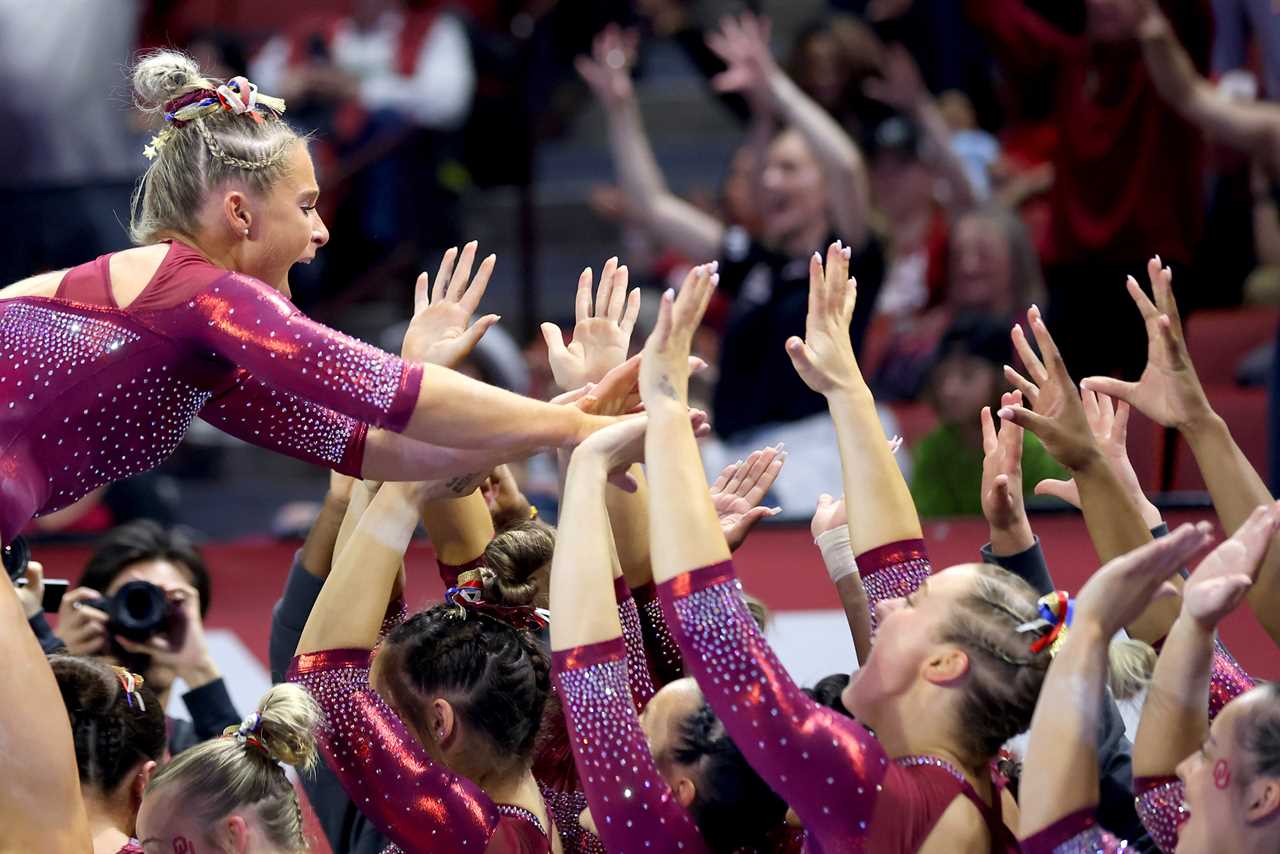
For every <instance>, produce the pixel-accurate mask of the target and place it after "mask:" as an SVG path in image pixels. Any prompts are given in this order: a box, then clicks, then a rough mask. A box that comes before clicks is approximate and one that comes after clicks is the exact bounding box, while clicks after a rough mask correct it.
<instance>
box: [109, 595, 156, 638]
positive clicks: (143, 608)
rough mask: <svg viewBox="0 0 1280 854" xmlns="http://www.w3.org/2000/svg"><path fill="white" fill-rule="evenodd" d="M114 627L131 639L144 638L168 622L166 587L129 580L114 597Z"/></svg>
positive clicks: (112, 619) (112, 611)
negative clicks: (164, 588)
mask: <svg viewBox="0 0 1280 854" xmlns="http://www.w3.org/2000/svg"><path fill="white" fill-rule="evenodd" d="M111 624H112V628H113V630H114V631H115V632H116V633H117V634H120V635H122V636H124V637H126V638H129V639H130V640H136V641H143V640H146V639H147V638H149V637H152V636H153V635H157V634H159V633H161V632H163V631H164V630H165V629H166V628H167V627H168V624H169V600H168V598H167V597H166V596H165V593H164V590H162V589H161V588H159V587H157V586H156V585H154V584H151V583H150V582H147V581H130V582H129V583H128V584H125V585H123V586H121V588H120V589H119V590H117V591H116V593H115V596H113V597H112V608H111Z"/></svg>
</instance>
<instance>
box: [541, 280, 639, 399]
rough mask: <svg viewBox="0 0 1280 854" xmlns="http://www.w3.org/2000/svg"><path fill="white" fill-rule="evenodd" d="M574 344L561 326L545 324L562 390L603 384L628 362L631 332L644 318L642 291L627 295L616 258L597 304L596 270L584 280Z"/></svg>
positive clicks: (577, 302) (553, 367)
mask: <svg viewBox="0 0 1280 854" xmlns="http://www.w3.org/2000/svg"><path fill="white" fill-rule="evenodd" d="M574 314H575V318H574V319H575V321H576V323H575V324H574V327H573V339H572V340H571V341H570V342H569V344H568V345H567V346H566V345H565V343H564V335H563V334H562V333H561V331H560V327H558V326H556V325H555V324H554V323H544V324H542V327H541V328H542V337H543V338H544V339H545V340H546V342H547V357H548V360H549V361H550V363H551V373H552V375H553V376H554V377H555V381H556V385H558V386H559V387H560V389H561V391H568V390H569V389H574V388H581V387H582V386H584V385H586V384H587V383H598V382H600V381H601V380H602V379H604V377H605V374H607V373H609V371H611V370H613V369H614V368H616V367H618V366H619V365H621V364H622V363H623V362H625V361H626V359H627V349H628V347H629V346H630V344H631V332H632V330H633V329H635V325H636V318H637V317H639V315H640V289H639V288H636V289H634V290H632V291H631V292H630V293H627V268H626V266H619V265H618V259H617V258H610V259H609V260H608V261H606V262H605V265H604V269H603V270H601V271H600V287H599V289H598V290H597V291H596V296H595V303H594V305H593V304H592V299H591V268H590V267H588V268H587V269H585V270H583V271H582V275H581V276H579V277H578V293H577V297H576V299H575V300H574Z"/></svg>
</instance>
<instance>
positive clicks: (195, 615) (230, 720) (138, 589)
mask: <svg viewBox="0 0 1280 854" xmlns="http://www.w3.org/2000/svg"><path fill="white" fill-rule="evenodd" d="M209 594H210V590H209V572H208V570H207V569H206V568H205V565H204V560H203V559H202V558H201V556H200V552H199V551H198V550H197V549H196V547H195V545H194V544H193V543H192V542H191V541H190V540H189V539H188V538H187V537H185V536H184V535H182V534H180V533H178V532H176V531H172V530H166V529H165V528H163V527H161V526H160V525H158V524H156V523H155V522H151V521H148V520H143V521H138V522H131V523H129V524H127V525H122V526H121V527H119V528H116V529H115V530H114V531H112V532H111V533H109V534H107V536H106V537H105V538H103V540H102V541H101V543H100V544H99V546H98V548H97V549H96V550H95V551H94V553H93V556H92V557H90V558H89V562H88V564H87V565H86V566H85V569H84V572H83V573H82V574H81V576H80V580H79V582H78V584H77V586H76V588H75V589H74V590H71V591H70V592H68V593H67V595H66V596H64V597H63V599H62V605H61V607H59V609H58V626H57V629H56V630H55V631H56V633H57V635H58V637H59V638H61V639H62V642H63V643H65V644H66V646H67V652H68V653H70V654H72V655H85V656H101V657H104V658H107V659H110V660H112V661H113V663H115V664H119V665H121V666H123V667H125V668H127V669H129V670H131V671H133V672H135V673H138V674H141V675H142V676H143V677H144V678H145V680H146V684H147V687H148V688H150V689H151V690H152V691H154V692H155V694H156V696H157V697H158V698H159V700H160V704H161V706H162V707H163V708H168V702H169V691H170V689H171V688H172V686H173V682H174V680H175V679H178V678H180V679H182V681H183V682H185V683H186V685H187V689H188V690H187V693H185V694H183V695H182V701H183V703H184V704H185V705H186V707H187V711H188V712H189V713H190V715H191V720H190V721H184V720H180V719H173V718H169V719H168V720H167V724H168V731H169V751H170V753H173V754H177V753H180V752H182V751H183V750H186V749H187V748H189V747H192V746H194V745H196V744H199V743H200V742H202V741H205V740H206V739H210V738H214V737H216V736H219V735H221V734H222V731H223V729H224V728H226V727H228V726H231V725H234V724H238V723H240V715H239V714H238V713H237V712H236V709H235V706H234V705H233V704H232V702H231V697H230V695H229V694H228V693H227V688H226V685H225V683H224V682H223V681H222V676H221V675H220V674H219V672H218V668H217V666H216V665H215V664H214V662H213V659H212V657H211V656H210V655H209V647H208V644H207V643H206V641H205V634H204V623H203V617H204V615H205V613H206V612H207V611H208V609H209Z"/></svg>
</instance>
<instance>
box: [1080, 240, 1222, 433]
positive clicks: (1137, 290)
mask: <svg viewBox="0 0 1280 854" xmlns="http://www.w3.org/2000/svg"><path fill="white" fill-rule="evenodd" d="M1147 275H1148V276H1149V277H1150V278H1151V290H1152V293H1153V294H1154V295H1155V302H1154V303H1153V302H1152V301H1151V300H1150V299H1148V298H1147V295H1146V294H1145V293H1143V291H1142V288H1141V287H1139V286H1138V283H1137V282H1136V281H1135V280H1134V278H1133V277H1132V276H1130V277H1129V280H1128V282H1127V283H1126V285H1127V287H1128V289H1129V296H1131V297H1132V298H1133V301H1134V304H1136V305H1137V306H1138V311H1140V312H1142V321H1143V323H1144V324H1145V325H1146V327H1147V366H1146V368H1145V369H1144V370H1143V371H1142V376H1141V377H1139V378H1138V381H1137V382H1125V381H1123V380H1118V379H1113V378H1111V377H1086V378H1085V379H1084V381H1083V382H1082V383H1081V385H1083V386H1084V387H1085V388H1087V389H1090V390H1092V391H1100V392H1102V393H1104V394H1109V395H1111V396H1112V397H1114V398H1116V399H1117V400H1123V401H1126V402H1127V403H1129V404H1131V405H1132V406H1134V407H1135V408H1136V409H1137V410H1138V411H1139V412H1141V413H1142V414H1143V415H1146V416H1147V417H1148V418H1150V419H1151V420H1152V421H1156V422H1158V423H1159V424H1161V425H1163V426H1165V427H1174V428H1177V429H1179V430H1181V429H1183V428H1185V427H1187V426H1189V425H1191V424H1192V423H1194V422H1195V421H1197V420H1198V419H1203V418H1208V417H1211V416H1212V414H1213V411H1212V410H1211V409H1210V407H1209V401H1208V399H1207V398H1206V397H1205V394H1204V389H1203V388H1201V386H1200V378H1199V377H1197V376H1196V369H1195V366H1194V365H1192V364H1191V357H1190V356H1189V355H1188V354H1187V342H1186V337H1185V336H1184V335H1183V332H1182V319H1181V317H1180V316H1179V315H1178V304H1177V303H1176V302H1175V301H1174V298H1173V271H1172V270H1170V269H1169V268H1168V267H1165V266H1163V265H1162V264H1161V262H1160V256H1158V255H1157V256H1156V257H1154V258H1152V259H1151V260H1150V261H1148V262H1147Z"/></svg>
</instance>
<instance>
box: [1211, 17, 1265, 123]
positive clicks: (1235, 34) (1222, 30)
mask: <svg viewBox="0 0 1280 854" xmlns="http://www.w3.org/2000/svg"><path fill="white" fill-rule="evenodd" d="M1213 17H1214V37H1213V73H1214V74H1215V75H1218V74H1224V73H1226V72H1228V71H1233V70H1235V69H1237V68H1246V67H1248V66H1250V65H1251V64H1252V63H1251V62H1250V60H1249V43H1250V40H1249V36H1250V35H1252V36H1253V44H1254V46H1256V47H1257V49H1258V54H1259V55H1260V57H1261V60H1262V63H1261V64H1262V77H1263V80H1264V81H1265V83H1266V85H1265V87H1264V88H1265V91H1266V93H1267V95H1268V97H1270V98H1273V99H1274V98H1280V12H1278V11H1277V9H1276V4H1275V2H1274V0H1213Z"/></svg>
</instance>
